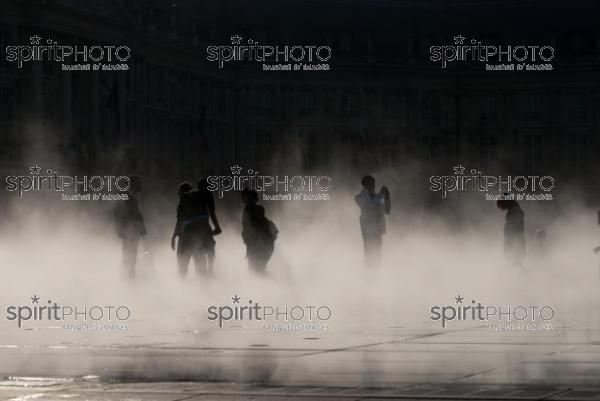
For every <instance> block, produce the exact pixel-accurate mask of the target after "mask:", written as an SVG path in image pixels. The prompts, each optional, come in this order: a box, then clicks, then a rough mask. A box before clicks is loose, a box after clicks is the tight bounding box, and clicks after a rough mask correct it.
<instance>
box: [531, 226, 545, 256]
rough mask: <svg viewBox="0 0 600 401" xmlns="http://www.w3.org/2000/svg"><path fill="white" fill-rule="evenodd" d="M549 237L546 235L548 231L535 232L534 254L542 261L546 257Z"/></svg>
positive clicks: (539, 229)
mask: <svg viewBox="0 0 600 401" xmlns="http://www.w3.org/2000/svg"><path fill="white" fill-rule="evenodd" d="M547 240H548V235H547V234H546V230H543V229H541V228H538V229H537V230H535V234H534V235H533V253H534V254H535V256H536V258H538V259H541V258H543V257H544V256H546V252H547V251H548V249H547V244H546V242H547Z"/></svg>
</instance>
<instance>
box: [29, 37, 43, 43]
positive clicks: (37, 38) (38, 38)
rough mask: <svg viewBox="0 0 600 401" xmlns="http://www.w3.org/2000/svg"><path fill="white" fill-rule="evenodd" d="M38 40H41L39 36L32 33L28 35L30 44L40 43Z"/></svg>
mask: <svg viewBox="0 0 600 401" xmlns="http://www.w3.org/2000/svg"><path fill="white" fill-rule="evenodd" d="M40 40H42V38H40V37H39V36H37V35H33V36H30V37H29V42H31V44H32V45H39V44H40Z"/></svg>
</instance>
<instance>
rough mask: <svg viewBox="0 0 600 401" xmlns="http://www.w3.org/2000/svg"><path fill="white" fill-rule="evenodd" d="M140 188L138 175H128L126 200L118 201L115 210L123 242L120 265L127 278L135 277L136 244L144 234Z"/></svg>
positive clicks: (116, 223) (117, 227)
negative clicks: (139, 201) (139, 202)
mask: <svg viewBox="0 0 600 401" xmlns="http://www.w3.org/2000/svg"><path fill="white" fill-rule="evenodd" d="M141 190H142V185H141V181H140V179H139V177H136V176H132V177H129V190H128V191H127V200H124V201H120V202H119V203H118V204H117V206H116V208H115V210H114V218H115V229H116V232H117V235H118V236H119V238H121V240H122V242H123V254H122V265H123V268H124V269H125V272H126V274H127V276H128V277H129V278H131V279H132V278H134V277H135V265H136V262H137V254H138V245H139V243H140V239H141V238H142V237H143V236H145V235H146V224H145V223H144V216H143V215H142V212H141V211H140V208H139V205H138V194H139V193H140V191H141Z"/></svg>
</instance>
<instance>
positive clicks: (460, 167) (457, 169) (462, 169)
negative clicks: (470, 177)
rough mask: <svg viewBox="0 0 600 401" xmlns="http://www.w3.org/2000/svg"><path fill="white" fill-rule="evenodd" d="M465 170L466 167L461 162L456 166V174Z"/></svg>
mask: <svg viewBox="0 0 600 401" xmlns="http://www.w3.org/2000/svg"><path fill="white" fill-rule="evenodd" d="M464 172H465V168H464V167H463V166H461V165H460V164H459V165H458V166H456V167H454V174H462V173H464Z"/></svg>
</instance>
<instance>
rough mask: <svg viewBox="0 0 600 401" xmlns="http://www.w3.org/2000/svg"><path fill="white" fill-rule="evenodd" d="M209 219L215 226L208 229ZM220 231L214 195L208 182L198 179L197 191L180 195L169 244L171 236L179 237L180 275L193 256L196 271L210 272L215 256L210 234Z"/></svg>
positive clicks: (178, 257)
mask: <svg viewBox="0 0 600 401" xmlns="http://www.w3.org/2000/svg"><path fill="white" fill-rule="evenodd" d="M184 188H185V187H184ZM210 221H212V223H213V225H214V229H213V228H211V226H210ZM220 233H221V227H220V225H219V221H218V219H217V216H216V213H215V201H214V198H213V195H212V193H211V192H210V191H209V190H208V182H207V181H206V180H205V179H203V180H200V182H199V183H198V190H196V191H187V192H184V193H182V194H180V200H179V205H178V206H177V224H176V227H175V232H174V233H173V238H172V241H171V246H172V247H173V246H174V238H175V237H179V242H178V244H177V264H178V267H179V273H180V274H181V276H182V277H185V275H186V274H187V271H188V265H189V263H190V259H191V258H193V259H194V264H195V265H196V270H197V271H198V273H200V274H205V273H212V267H213V262H214V259H215V240H214V238H213V236H214V235H218V234H220ZM175 234H177V235H175Z"/></svg>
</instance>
